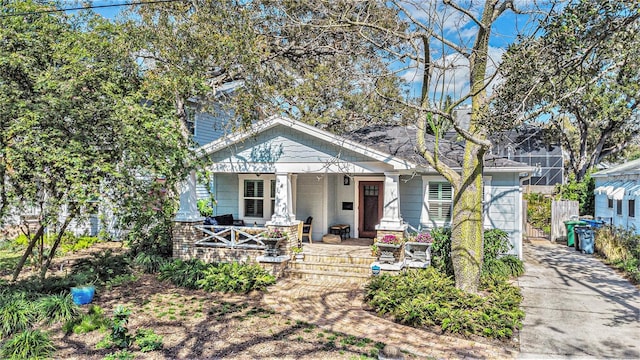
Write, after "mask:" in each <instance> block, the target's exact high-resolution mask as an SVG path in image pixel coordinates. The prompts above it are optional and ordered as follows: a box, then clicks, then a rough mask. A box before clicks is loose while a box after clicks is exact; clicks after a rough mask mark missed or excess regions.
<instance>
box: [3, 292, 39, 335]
mask: <svg viewBox="0 0 640 360" xmlns="http://www.w3.org/2000/svg"><path fill="white" fill-rule="evenodd" d="M31 300H32V299H30V298H29V297H28V294H27V293H26V292H24V291H17V292H12V293H9V292H7V293H3V294H0V338H4V337H7V336H8V335H11V334H13V333H16V332H19V331H24V330H27V329H29V328H30V327H31V325H32V324H33V323H35V322H36V320H37V318H38V315H37V314H38V313H37V310H36V307H35V303H34V302H32V301H31Z"/></svg>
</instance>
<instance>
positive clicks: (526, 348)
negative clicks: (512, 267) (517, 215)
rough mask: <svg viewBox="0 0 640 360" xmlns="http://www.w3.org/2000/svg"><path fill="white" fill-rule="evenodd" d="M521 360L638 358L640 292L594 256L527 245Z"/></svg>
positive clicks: (561, 247)
mask: <svg viewBox="0 0 640 360" xmlns="http://www.w3.org/2000/svg"><path fill="white" fill-rule="evenodd" d="M524 257H525V268H526V272H525V274H524V275H523V276H522V277H521V278H520V279H519V281H518V282H519V285H520V287H521V289H522V294H523V296H524V301H523V303H522V307H523V309H524V310H525V312H526V314H527V316H526V319H525V321H524V327H523V329H522V331H521V333H520V356H519V357H520V358H526V359H532V358H535V359H560V358H597V359H604V358H615V359H621V358H622V359H639V358H640V315H639V309H640V292H639V291H638V289H637V288H636V287H634V286H633V285H631V284H630V283H629V282H628V281H627V280H625V279H624V278H622V277H621V276H620V275H618V274H617V273H616V272H615V271H613V270H612V269H610V268H609V267H607V266H606V265H604V264H602V262H600V261H599V260H597V259H596V258H595V257H594V256H593V255H585V254H582V253H580V252H578V251H575V250H574V248H573V247H567V246H564V245H561V244H552V243H549V242H546V241H536V242H535V243H534V244H532V243H525V246H524Z"/></svg>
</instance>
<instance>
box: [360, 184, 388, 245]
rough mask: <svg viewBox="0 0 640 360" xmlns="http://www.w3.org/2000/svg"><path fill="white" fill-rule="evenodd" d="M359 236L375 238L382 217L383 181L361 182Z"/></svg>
mask: <svg viewBox="0 0 640 360" xmlns="http://www.w3.org/2000/svg"><path fill="white" fill-rule="evenodd" d="M359 184H360V185H359V188H358V191H359V195H358V196H359V200H360V201H359V207H358V220H359V221H358V236H359V237H365V238H374V237H375V236H376V225H378V224H379V223H380V219H381V218H382V198H383V192H382V184H383V182H382V181H361V182H360V183H359Z"/></svg>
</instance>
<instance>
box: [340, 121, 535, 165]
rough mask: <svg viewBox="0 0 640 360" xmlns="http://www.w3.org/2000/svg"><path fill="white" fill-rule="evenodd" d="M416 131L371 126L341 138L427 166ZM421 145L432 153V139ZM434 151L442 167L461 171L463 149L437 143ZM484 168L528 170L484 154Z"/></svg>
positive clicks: (427, 137) (459, 146)
mask: <svg viewBox="0 0 640 360" xmlns="http://www.w3.org/2000/svg"><path fill="white" fill-rule="evenodd" d="M417 130H418V129H417V128H416V127H415V126H412V125H410V126H397V125H372V126H368V127H365V128H361V129H359V130H356V131H353V132H350V133H348V134H344V135H343V136H345V137H346V138H349V139H350V140H353V141H356V142H359V143H361V144H363V145H366V146H369V147H371V148H374V149H376V150H380V151H384V152H386V153H388V154H390V155H393V156H397V157H399V158H402V159H404V160H407V161H411V162H412V163H414V164H417V165H421V166H428V165H429V164H428V163H427V161H426V160H425V159H424V158H423V157H422V156H421V155H420V154H418V152H417V151H416V139H417V137H416V134H417ZM425 141H426V143H427V148H428V149H433V148H434V147H435V145H436V139H435V136H433V135H429V134H427V135H425ZM438 149H439V150H440V151H439V153H440V160H441V161H442V162H443V163H445V164H446V165H448V166H450V167H453V168H460V167H462V160H463V156H464V145H462V144H460V143H456V142H452V141H448V140H444V139H440V140H439V141H438ZM485 167H488V168H491V167H509V168H518V167H522V168H528V167H529V166H528V165H526V164H523V163H520V162H516V161H512V160H508V159H506V158H503V157H499V156H495V155H491V154H485Z"/></svg>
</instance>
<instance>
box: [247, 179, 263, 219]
mask: <svg viewBox="0 0 640 360" xmlns="http://www.w3.org/2000/svg"><path fill="white" fill-rule="evenodd" d="M243 200H244V216H246V217H255V218H262V217H264V180H253V179H252V180H245V181H244V191H243Z"/></svg>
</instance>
